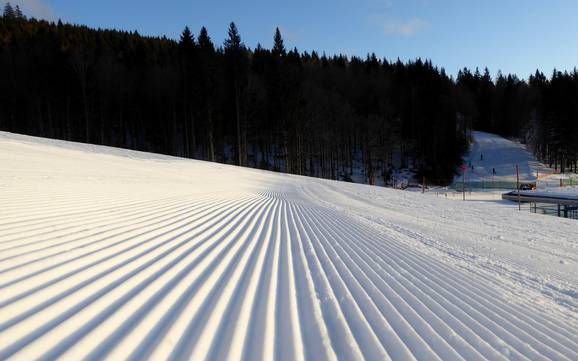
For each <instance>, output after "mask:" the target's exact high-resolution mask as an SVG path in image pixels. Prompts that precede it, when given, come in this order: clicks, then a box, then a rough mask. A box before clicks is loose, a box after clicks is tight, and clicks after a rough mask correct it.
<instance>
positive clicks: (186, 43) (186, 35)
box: [179, 26, 195, 50]
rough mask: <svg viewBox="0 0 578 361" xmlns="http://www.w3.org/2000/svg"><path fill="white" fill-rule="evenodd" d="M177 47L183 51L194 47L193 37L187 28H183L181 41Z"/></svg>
mask: <svg viewBox="0 0 578 361" xmlns="http://www.w3.org/2000/svg"><path fill="white" fill-rule="evenodd" d="M179 45H180V46H181V48H182V49H183V50H191V49H192V48H194V47H195V37H194V35H193V34H192V33H191V30H190V29H189V27H188V26H185V29H184V30H183V32H182V33H181V41H180V42H179Z"/></svg>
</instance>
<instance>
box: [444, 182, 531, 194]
mask: <svg viewBox="0 0 578 361" xmlns="http://www.w3.org/2000/svg"><path fill="white" fill-rule="evenodd" d="M520 183H521V184H526V182H520ZM464 187H465V190H466V191H468V190H472V189H516V188H517V183H516V182H515V181H514V182H511V181H475V182H465V184H464V183H463V182H456V183H455V184H454V188H455V189H456V190H457V191H460V192H462V191H464Z"/></svg>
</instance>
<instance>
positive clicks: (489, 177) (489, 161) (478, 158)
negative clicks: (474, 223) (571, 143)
mask: <svg viewBox="0 0 578 361" xmlns="http://www.w3.org/2000/svg"><path fill="white" fill-rule="evenodd" d="M472 136H473V139H474V142H473V144H472V147H471V149H470V153H469V154H468V156H467V157H466V159H465V163H466V164H467V165H470V164H471V165H472V166H473V167H474V169H473V170H471V169H469V170H468V171H467V173H466V180H467V181H501V182H515V181H516V165H517V166H518V170H519V173H520V181H522V182H535V181H536V176H537V175H545V174H549V173H552V169H550V168H548V167H546V166H545V165H544V164H542V163H540V162H538V161H537V160H536V159H535V158H534V156H533V155H532V153H531V152H529V151H528V150H527V149H526V147H525V146H524V145H523V144H520V143H518V142H515V141H512V140H509V139H506V138H503V137H500V136H499V135H496V134H491V133H485V132H480V131H474V132H472ZM494 169H495V171H496V174H495V175H494V173H493V170H494ZM461 181H462V179H461V176H458V177H457V178H456V182H461Z"/></svg>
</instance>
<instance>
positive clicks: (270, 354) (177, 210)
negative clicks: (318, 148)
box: [0, 133, 578, 360]
mask: <svg viewBox="0 0 578 361" xmlns="http://www.w3.org/2000/svg"><path fill="white" fill-rule="evenodd" d="M486 157H487V158H486V159H488V161H490V159H489V158H488V157H489V155H486ZM0 204H1V205H2V206H1V207H0V359H2V360H4V359H11V360H12V359H13V360H36V359H38V360H53V359H66V360H100V359H110V360H142V359H150V360H166V359H170V360H185V359H190V360H204V359H207V360H389V359H391V360H578V236H577V235H578V223H577V222H576V221H573V220H567V219H561V218H556V217H548V216H541V215H536V214H531V213H529V212H518V211H517V207H516V206H509V205H507V204H504V203H501V202H461V201H455V200H449V199H445V198H442V197H439V198H438V197H435V196H432V195H431V194H430V195H428V194H425V195H423V194H420V193H413V192H403V191H396V190H391V189H385V188H379V187H370V186H365V185H358V184H349V183H341V182H334V181H327V180H320V179H312V178H306V177H299V176H291V175H285V174H276V173H271V172H266V171H259V170H253V169H244V168H239V167H234V166H228V165H223V164H216V163H208V162H201V161H194V160H186V159H179V158H173V157H168V156H162V155H156V154H148V153H140V152H134V151H128V150H121V149H115V148H107V147H100V146H91V145H83V144H77V143H69V142H63V141H56V140H48V139H41V138H33V137H26V136H20V135H15V134H10V133H0Z"/></svg>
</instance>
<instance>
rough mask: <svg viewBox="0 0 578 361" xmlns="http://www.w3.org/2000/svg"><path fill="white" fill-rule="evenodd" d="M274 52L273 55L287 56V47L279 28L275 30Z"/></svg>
mask: <svg viewBox="0 0 578 361" xmlns="http://www.w3.org/2000/svg"><path fill="white" fill-rule="evenodd" d="M273 41H274V44H273V50H272V53H273V54H275V55H277V56H285V54H286V51H285V45H284V44H283V38H282V37H281V31H279V28H275V36H274V37H273Z"/></svg>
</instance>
